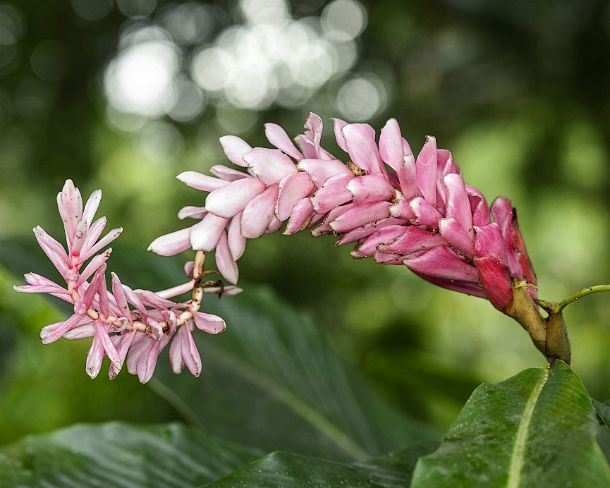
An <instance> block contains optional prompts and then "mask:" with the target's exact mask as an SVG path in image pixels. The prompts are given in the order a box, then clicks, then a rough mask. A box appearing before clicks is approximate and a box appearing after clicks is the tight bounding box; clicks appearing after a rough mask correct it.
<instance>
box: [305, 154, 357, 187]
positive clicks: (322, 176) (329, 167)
mask: <svg viewBox="0 0 610 488" xmlns="http://www.w3.org/2000/svg"><path fill="white" fill-rule="evenodd" d="M299 169H301V170H303V171H306V172H307V173H308V174H309V176H311V180H312V181H313V182H314V184H315V185H316V186H317V187H318V188H320V187H321V186H322V185H323V184H324V183H325V182H326V180H327V179H329V178H332V177H333V176H337V175H349V176H354V174H353V173H352V172H351V170H350V169H349V168H348V167H347V166H345V164H343V163H342V162H341V161H337V160H336V159H330V160H328V159H303V160H301V161H300V162H299Z"/></svg>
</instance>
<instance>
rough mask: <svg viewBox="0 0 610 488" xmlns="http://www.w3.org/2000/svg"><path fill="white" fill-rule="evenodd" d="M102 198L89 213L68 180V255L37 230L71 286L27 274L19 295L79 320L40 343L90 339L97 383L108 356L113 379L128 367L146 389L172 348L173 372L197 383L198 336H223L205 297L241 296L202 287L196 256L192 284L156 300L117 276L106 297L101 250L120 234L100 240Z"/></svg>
mask: <svg viewBox="0 0 610 488" xmlns="http://www.w3.org/2000/svg"><path fill="white" fill-rule="evenodd" d="M101 196H102V194H101V191H100V190H97V191H95V192H93V194H92V195H91V196H90V197H89V199H88V200H87V202H86V204H85V207H84V209H83V201H82V198H81V194H80V192H79V190H78V189H77V188H75V187H74V185H73V183H72V181H70V180H68V181H66V183H65V185H64V187H63V190H62V191H61V193H59V194H58V195H57V205H58V207H59V213H60V215H61V218H62V220H63V224H64V230H65V234H66V244H67V250H66V249H65V248H64V246H62V245H61V244H60V243H59V242H58V241H57V240H55V239H54V238H53V237H51V236H50V235H49V234H47V233H46V232H45V231H44V230H43V229H42V228H41V227H36V228H35V229H34V235H35V236H36V239H37V241H38V243H39V245H40V247H41V248H42V250H43V251H44V253H45V254H46V255H47V257H48V258H49V259H50V260H51V262H52V263H53V265H54V266H55V268H56V269H57V271H59V274H60V275H61V277H62V279H63V281H64V282H65V286H63V285H60V284H58V283H55V282H54V281H51V280H50V279H48V278H46V277H44V276H41V275H38V274H36V273H28V274H26V275H25V279H26V281H27V283H28V284H27V285H23V286H16V287H15V289H16V290H17V291H19V292H24V293H47V294H49V295H52V296H55V297H57V298H60V299H61V300H64V301H66V302H68V303H70V304H72V305H73V306H74V313H73V314H72V315H71V316H70V317H69V318H68V319H67V320H64V321H62V322H57V323H55V324H50V325H47V326H46V327H44V328H43V329H42V331H41V333H40V337H41V339H42V342H43V343H44V344H49V343H51V342H55V341H56V340H58V339H59V338H61V337H63V338H66V339H82V338H89V337H92V338H93V341H92V344H91V348H90V349H89V353H88V355H87V364H86V370H87V373H88V374H89V376H91V378H95V377H96V376H97V375H98V373H99V372H100V369H101V367H102V363H103V360H104V358H105V357H108V359H109V360H110V368H109V370H108V375H109V377H110V378H111V379H113V378H115V377H116V376H117V374H118V373H119V371H120V370H121V368H122V366H123V364H124V363H125V362H126V363H127V369H128V371H129V372H130V373H131V374H136V375H137V376H138V378H139V380H140V381H141V382H142V383H145V382H147V381H148V380H150V378H151V377H152V375H153V373H154V370H155V366H156V363H157V358H158V356H159V354H160V352H161V351H162V350H163V349H164V348H165V347H166V346H167V345H168V344H170V343H171V345H170V348H169V357H170V363H171V366H172V369H173V370H174V372H176V373H179V372H181V371H182V369H183V368H184V367H185V366H186V368H187V369H188V370H189V371H190V372H191V373H192V374H193V375H195V376H198V375H199V374H200V373H201V367H202V366H201V358H200V355H199V352H198V350H197V346H196V345H195V341H194V340H193V335H192V332H193V330H194V329H195V328H197V329H199V330H201V331H203V332H206V333H208V334H218V333H220V332H223V331H224V329H225V323H224V321H223V320H222V318H220V317H218V316H216V315H212V314H208V313H204V312H201V311H200V310H199V309H200V306H201V300H202V297H203V293H205V292H214V293H217V292H219V291H221V292H224V293H226V294H235V293H238V292H239V291H240V290H239V289H238V288H236V287H226V288H219V287H218V286H216V287H214V286H206V285H213V283H211V282H202V280H201V278H203V276H204V274H205V273H204V271H203V264H204V257H205V256H204V254H203V253H197V255H196V259H195V261H194V262H191V263H189V264H188V265H187V274H188V275H189V277H190V280H189V281H188V282H186V283H184V284H182V285H179V286H177V287H174V288H171V289H169V290H164V291H161V292H157V293H154V292H152V291H148V290H132V289H131V288H129V287H128V286H127V285H125V284H123V283H121V281H120V280H119V277H118V276H117V275H116V274H114V273H112V278H111V284H112V286H111V290H108V289H107V283H106V262H107V261H108V258H109V257H110V253H111V249H106V250H105V251H104V250H103V249H104V248H105V247H106V246H107V245H108V244H110V243H111V242H112V241H113V240H114V239H116V238H117V237H118V236H119V234H120V233H121V231H122V229H112V230H111V231H110V232H108V233H107V234H106V235H105V236H104V237H102V238H101V239H100V236H101V235H102V231H103V230H104V228H105V226H106V218H105V217H101V218H99V219H97V220H95V221H94V220H93V219H94V216H95V213H96V211H97V208H98V206H99V203H100V200H101ZM189 291H190V292H192V298H191V299H190V300H188V301H186V302H175V301H172V300H170V299H171V298H174V297H176V296H179V295H182V294H184V293H187V292H189Z"/></svg>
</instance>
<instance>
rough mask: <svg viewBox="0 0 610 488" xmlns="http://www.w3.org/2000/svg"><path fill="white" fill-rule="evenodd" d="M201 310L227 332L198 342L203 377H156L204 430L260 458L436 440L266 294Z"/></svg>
mask: <svg viewBox="0 0 610 488" xmlns="http://www.w3.org/2000/svg"><path fill="white" fill-rule="evenodd" d="M206 309H207V310H209V311H212V312H213V313H218V314H220V315H221V316H222V317H224V318H225V319H226V321H227V324H228V329H227V332H225V333H224V334H223V335H222V336H220V337H203V338H200V341H199V342H200V345H201V350H202V354H203V357H204V361H205V366H204V374H203V375H202V378H200V379H199V380H198V381H196V382H194V381H193V379H192V378H189V377H188V376H182V377H176V376H175V375H173V374H172V373H171V372H170V371H169V369H168V368H167V366H163V367H162V368H161V371H160V372H159V373H158V375H157V378H158V379H159V381H162V382H163V383H164V385H165V387H166V388H167V389H168V390H170V391H172V392H173V394H174V395H175V396H176V397H179V398H182V399H184V403H186V404H188V405H190V408H191V409H192V411H193V412H194V414H195V415H196V416H197V417H198V418H199V419H201V421H202V423H203V425H204V426H205V428H206V429H208V430H209V431H210V432H212V433H214V434H216V435H219V436H221V437H223V438H227V439H230V440H233V441H235V442H239V443H240V444H242V443H243V444H246V445H248V444H250V445H256V446H257V447H261V448H263V449H265V450H267V451H275V450H287V451H293V452H298V453H301V454H307V455H316V456H322V457H325V458H326V457H327V458H331V459H339V460H341V459H364V458H366V457H369V456H373V455H379V454H382V453H384V452H388V451H391V450H395V449H398V448H400V447H401V446H404V445H405V444H407V443H410V442H415V441H417V440H420V439H421V438H424V439H430V438H431V437H433V436H432V434H431V432H430V430H429V429H428V428H425V427H423V426H422V425H420V424H417V423H415V422H414V421H411V420H409V419H407V418H405V417H404V416H402V415H401V414H399V413H398V412H397V411H396V410H395V409H394V408H393V407H391V406H390V405H389V404H388V403H387V402H386V401H384V400H383V398H381V396H379V395H378V394H377V393H376V392H375V391H373V390H372V389H371V388H369V387H368V386H367V385H366V384H365V383H364V382H363V381H362V379H361V378H359V377H358V376H357V375H356V374H354V373H353V372H352V371H350V370H349V368H347V367H346V365H345V364H344V363H343V362H342V361H341V360H340V358H339V357H338V356H337V354H336V353H335V352H334V351H333V350H332V348H331V347H330V345H329V344H328V341H327V340H326V339H325V337H324V335H323V334H322V333H321V332H320V330H319V329H318V328H317V327H316V326H315V325H314V323H313V321H312V320H311V319H310V318H309V317H308V316H306V315H303V314H299V313H295V312H294V311H292V310H291V309H290V308H289V307H287V306H286V305H284V304H282V303H281V302H279V301H278V300H277V298H275V297H274V296H273V295H272V294H271V293H270V292H268V291H264V290H260V289H259V290H256V289H255V288H248V289H247V292H246V293H244V295H242V296H239V297H235V298H231V299H222V300H220V301H218V300H215V299H214V300H208V303H207V306H206ZM227 417H230V418H231V419H232V420H233V421H231V422H226V421H223V418H224V419H226V418H227Z"/></svg>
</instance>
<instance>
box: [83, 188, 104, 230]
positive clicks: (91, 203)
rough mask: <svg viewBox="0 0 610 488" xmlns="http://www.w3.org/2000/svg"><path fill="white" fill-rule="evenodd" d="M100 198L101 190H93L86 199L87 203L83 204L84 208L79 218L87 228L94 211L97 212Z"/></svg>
mask: <svg viewBox="0 0 610 488" xmlns="http://www.w3.org/2000/svg"><path fill="white" fill-rule="evenodd" d="M101 199H102V190H95V191H94V192H93V193H92V194H91V196H90V197H89V198H88V199H87V203H86V204H85V210H83V217H82V219H81V221H82V222H85V223H86V228H87V229H88V228H89V226H90V225H91V222H93V217H95V212H97V209H98V207H99V205H100V200H101Z"/></svg>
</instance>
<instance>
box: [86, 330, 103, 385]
mask: <svg viewBox="0 0 610 488" xmlns="http://www.w3.org/2000/svg"><path fill="white" fill-rule="evenodd" d="M103 361H104V346H103V344H102V342H101V340H100V339H99V338H98V337H97V335H95V336H94V337H93V342H92V343H91V348H90V349H89V352H88V353H87V362H86V365H85V370H86V371H87V374H88V375H89V377H90V378H91V379H94V378H95V377H96V376H97V375H98V374H99V372H100V369H102V362H103Z"/></svg>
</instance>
